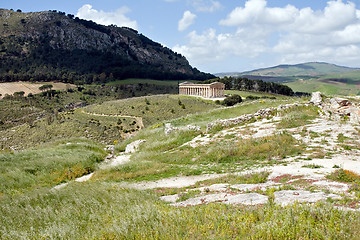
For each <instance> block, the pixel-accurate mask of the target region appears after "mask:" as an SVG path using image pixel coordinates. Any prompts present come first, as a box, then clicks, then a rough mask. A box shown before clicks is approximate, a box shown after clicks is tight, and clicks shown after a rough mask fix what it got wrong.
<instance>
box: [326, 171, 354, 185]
mask: <svg viewBox="0 0 360 240" xmlns="http://www.w3.org/2000/svg"><path fill="white" fill-rule="evenodd" d="M327 178H329V179H331V180H334V181H339V182H356V181H360V175H359V174H357V173H355V172H353V171H351V170H346V169H342V168H340V169H338V170H336V171H334V172H333V173H331V174H330V175H328V176H327Z"/></svg>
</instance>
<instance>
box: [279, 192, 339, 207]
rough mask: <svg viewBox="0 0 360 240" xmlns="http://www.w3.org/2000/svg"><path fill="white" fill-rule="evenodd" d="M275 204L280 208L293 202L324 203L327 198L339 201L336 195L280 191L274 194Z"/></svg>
mask: <svg viewBox="0 0 360 240" xmlns="http://www.w3.org/2000/svg"><path fill="white" fill-rule="evenodd" d="M274 196H275V203H277V204H280V205H282V206H286V205H289V204H292V203H294V202H309V203H314V202H317V201H324V200H326V199H327V198H332V199H340V198H341V197H340V196H339V195H336V194H326V193H324V192H310V191H304V190H282V191H278V192H274Z"/></svg>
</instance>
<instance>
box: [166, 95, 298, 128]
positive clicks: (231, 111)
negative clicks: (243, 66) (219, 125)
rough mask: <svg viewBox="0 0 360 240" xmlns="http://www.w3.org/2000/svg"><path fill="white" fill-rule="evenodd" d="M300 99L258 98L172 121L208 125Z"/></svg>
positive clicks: (183, 123) (175, 123)
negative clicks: (218, 120)
mask: <svg viewBox="0 0 360 240" xmlns="http://www.w3.org/2000/svg"><path fill="white" fill-rule="evenodd" d="M297 100H299V99H298V98H287V99H286V100H278V99H276V100H269V99H264V100H258V101H252V102H244V103H241V104H237V105H235V106H234V107H230V108H220V109H214V110H212V111H209V112H205V113H201V114H192V115H189V116H184V117H181V118H179V119H175V120H172V121H171V123H172V124H173V125H175V126H178V125H180V126H183V125H188V124H196V125H198V126H206V125H207V124H208V123H210V122H213V121H215V120H217V119H228V118H234V117H238V116H240V115H243V114H250V113H254V112H256V111H258V110H260V109H264V108H269V107H276V106H279V105H280V104H287V103H293V102H296V101H297Z"/></svg>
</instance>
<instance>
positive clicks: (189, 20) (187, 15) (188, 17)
mask: <svg viewBox="0 0 360 240" xmlns="http://www.w3.org/2000/svg"><path fill="white" fill-rule="evenodd" d="M195 18H196V15H195V14H193V13H191V12H190V11H185V12H184V15H183V17H182V18H181V19H180V20H179V23H178V30H179V31H185V30H186V29H187V28H188V27H190V25H192V24H194V22H195Z"/></svg>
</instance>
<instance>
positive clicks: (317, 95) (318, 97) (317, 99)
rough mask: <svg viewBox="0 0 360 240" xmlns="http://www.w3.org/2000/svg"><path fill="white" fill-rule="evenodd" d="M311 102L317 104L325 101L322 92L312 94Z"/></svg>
mask: <svg viewBox="0 0 360 240" xmlns="http://www.w3.org/2000/svg"><path fill="white" fill-rule="evenodd" d="M310 103H312V104H314V105H316V106H318V105H321V104H322V103H323V100H322V96H321V92H313V93H312V94H311V100H310Z"/></svg>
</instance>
